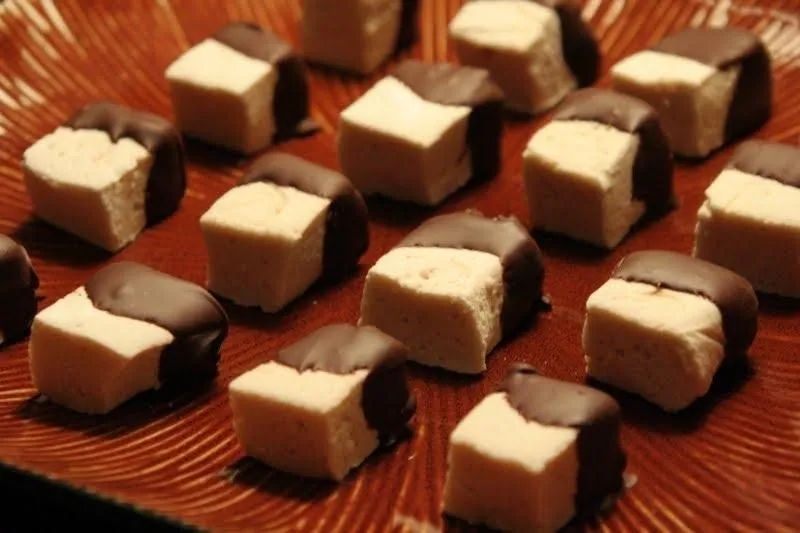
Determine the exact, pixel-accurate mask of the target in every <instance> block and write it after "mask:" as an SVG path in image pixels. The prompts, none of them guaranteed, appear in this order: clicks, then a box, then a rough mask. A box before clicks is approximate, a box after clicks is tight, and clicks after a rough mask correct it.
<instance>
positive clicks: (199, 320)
mask: <svg viewBox="0 0 800 533" xmlns="http://www.w3.org/2000/svg"><path fill="white" fill-rule="evenodd" d="M85 287H86V293H87V294H88V296H89V299H90V300H91V301H92V304H93V305H94V306H95V307H97V308H98V309H102V310H103V311H107V312H109V313H111V314H113V315H117V316H123V317H126V318H133V319H135V320H141V321H143V322H149V323H151V324H155V325H157V326H160V327H162V328H164V329H166V330H167V331H169V332H170V333H172V335H173V336H174V337H175V340H173V341H172V343H171V344H170V345H169V346H167V347H166V348H164V351H163V352H162V353H161V360H160V362H159V369H158V379H159V381H160V382H161V383H165V382H168V381H181V382H183V381H187V382H194V381H202V380H206V379H209V378H212V377H214V376H216V373H217V363H218V362H219V350H220V347H221V346H222V342H223V341H224V340H225V337H226V336H227V334H228V317H227V315H226V314H225V311H224V310H223V309H222V306H220V304H219V303H218V302H217V301H216V300H215V299H214V297H213V296H211V294H210V293H208V292H207V291H206V290H205V289H203V288H202V287H199V286H197V285H195V284H193V283H189V282H187V281H184V280H181V279H178V278H174V277H172V276H168V275H167V274H163V273H161V272H158V271H156V270H153V269H152V268H149V267H146V266H144V265H140V264H138V263H131V262H119V263H113V264H111V265H109V266H107V267H105V268H104V269H102V270H100V271H99V272H97V273H96V274H95V275H94V276H92V277H91V278H90V279H89V280H88V281H87V282H86V285H85Z"/></svg>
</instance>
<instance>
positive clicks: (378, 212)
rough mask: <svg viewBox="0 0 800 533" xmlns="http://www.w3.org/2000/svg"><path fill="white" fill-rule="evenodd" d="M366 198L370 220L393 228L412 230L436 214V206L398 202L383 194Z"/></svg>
mask: <svg viewBox="0 0 800 533" xmlns="http://www.w3.org/2000/svg"><path fill="white" fill-rule="evenodd" d="M365 200H366V202H367V209H368V210H369V218H370V221H375V222H377V223H379V224H381V225H383V226H389V227H391V228H401V229H402V228H404V229H407V230H408V231H411V230H412V229H414V228H416V227H417V226H419V225H420V224H421V223H422V222H423V221H424V220H425V219H427V218H429V217H431V216H433V215H434V209H435V208H432V207H423V206H420V205H416V204H412V203H410V202H398V201H397V200H391V199H389V198H385V197H383V196H368V197H366V198H365Z"/></svg>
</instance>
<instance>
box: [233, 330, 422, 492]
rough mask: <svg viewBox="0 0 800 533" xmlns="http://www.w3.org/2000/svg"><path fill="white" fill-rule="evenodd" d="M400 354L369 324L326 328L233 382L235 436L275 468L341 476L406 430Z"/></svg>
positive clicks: (407, 395)
mask: <svg viewBox="0 0 800 533" xmlns="http://www.w3.org/2000/svg"><path fill="white" fill-rule="evenodd" d="M405 360H406V348H405V347H404V346H403V345H402V344H401V343H399V342H398V341H396V340H395V339H393V338H392V337H390V336H388V335H386V334H384V333H381V332H380V331H378V330H377V329H375V328H372V327H356V326H351V325H349V324H334V325H329V326H325V327H323V328H321V329H319V330H317V331H315V332H314V333H312V334H311V335H309V336H307V337H305V338H303V339H301V340H300V341H298V342H296V343H295V344H292V345H291V346H288V347H287V348H284V349H282V350H281V351H280V352H278V357H277V359H276V360H275V361H272V362H269V363H266V364H263V365H261V366H258V367H256V368H255V369H253V370H250V371H249V372H247V373H245V374H243V375H241V376H239V377H238V378H236V379H234V380H233V381H232V382H231V385H230V403H231V407H232V409H233V424H234V427H235V429H236V435H237V436H238V438H239V442H240V443H241V444H242V447H243V448H244V450H245V452H246V453H247V454H248V455H250V456H252V457H255V458H256V459H259V460H260V461H263V462H264V463H266V464H267V465H269V466H271V467H273V468H277V469H279V470H283V471H286V472H291V473H293V474H299V475H302V476H309V477H318V478H331V479H335V480H341V479H343V478H344V477H345V476H346V475H347V473H348V472H349V471H350V470H351V469H353V468H355V467H357V466H358V465H360V464H361V463H362V462H363V461H364V459H366V458H367V457H368V456H369V455H370V454H371V453H372V452H373V451H374V450H375V449H377V448H378V447H379V446H388V445H390V444H392V443H393V442H395V441H396V440H398V439H401V438H405V437H407V436H408V435H410V429H409V426H408V422H409V420H410V419H411V417H412V416H413V414H414V410H415V403H414V398H413V396H412V395H411V392H410V390H409V388H408V384H407V382H406V370H405Z"/></svg>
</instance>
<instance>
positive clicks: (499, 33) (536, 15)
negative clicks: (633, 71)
mask: <svg viewBox="0 0 800 533" xmlns="http://www.w3.org/2000/svg"><path fill="white" fill-rule="evenodd" d="M560 24H561V23H560V21H559V19H558V16H557V15H556V12H555V11H554V10H553V9H550V8H547V7H544V6H542V5H540V4H537V3H535V2H529V1H520V0H479V1H474V2H468V3H466V4H464V6H463V7H462V8H461V10H460V11H459V12H458V14H457V15H456V16H455V18H454V19H453V20H452V22H451V23H450V27H449V31H450V35H451V36H452V38H453V40H454V41H455V43H456V47H457V51H458V55H459V58H460V59H461V61H462V62H463V63H464V64H467V65H473V66H477V67H481V68H485V69H487V70H489V71H490V72H491V73H492V76H493V78H494V79H495V81H496V82H497V83H498V84H499V85H500V87H501V88H502V89H503V92H504V93H505V95H506V98H507V101H508V104H509V105H510V106H511V107H512V108H515V109H518V110H520V111H526V112H532V113H538V112H541V111H544V110H546V109H548V108H550V107H552V106H554V105H555V104H557V103H558V102H559V101H560V100H561V99H563V98H564V96H566V95H567V94H568V93H569V92H570V91H571V90H573V89H574V88H575V86H576V84H577V83H576V81H575V79H574V77H573V76H572V73H571V72H570V71H569V68H568V67H567V64H566V63H565V61H564V57H563V50H562V45H561V29H560Z"/></svg>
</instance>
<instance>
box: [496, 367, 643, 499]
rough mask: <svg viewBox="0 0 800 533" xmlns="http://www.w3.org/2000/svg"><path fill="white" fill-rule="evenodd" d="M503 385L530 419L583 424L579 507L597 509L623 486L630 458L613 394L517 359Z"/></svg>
mask: <svg viewBox="0 0 800 533" xmlns="http://www.w3.org/2000/svg"><path fill="white" fill-rule="evenodd" d="M498 390H499V391H501V392H505V393H506V397H507V399H508V403H509V405H511V407H513V408H514V409H515V410H516V411H517V412H519V414H520V415H522V417H523V418H525V419H526V420H528V421H532V422H536V423H539V424H542V425H545V426H556V427H567V428H574V429H577V430H578V438H577V452H578V480H577V481H578V492H577V494H576V495H575V508H576V512H578V513H581V514H584V513H589V512H592V511H596V510H597V509H598V508H599V507H601V505H602V504H603V503H604V501H605V500H606V498H608V497H609V496H610V495H613V494H615V493H617V492H619V491H620V490H621V489H622V486H623V479H622V473H623V472H624V471H625V465H626V463H627V458H626V456H625V452H624V451H623V450H622V446H621V444H620V438H619V433H620V408H619V404H618V403H617V402H616V401H615V400H614V399H613V398H612V397H611V396H609V395H608V394H606V393H604V392H602V391H599V390H597V389H594V388H592V387H588V386H586V385H579V384H577V383H569V382H566V381H559V380H556V379H551V378H547V377H544V376H541V375H539V373H538V372H537V371H536V369H534V368H533V367H531V366H528V365H525V364H514V365H512V366H511V368H510V370H509V372H508V374H507V375H506V377H505V379H504V380H503V382H502V383H501V384H500V386H499V388H498Z"/></svg>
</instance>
